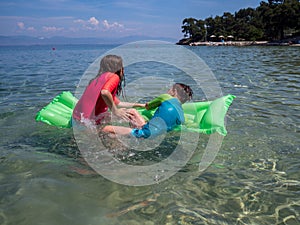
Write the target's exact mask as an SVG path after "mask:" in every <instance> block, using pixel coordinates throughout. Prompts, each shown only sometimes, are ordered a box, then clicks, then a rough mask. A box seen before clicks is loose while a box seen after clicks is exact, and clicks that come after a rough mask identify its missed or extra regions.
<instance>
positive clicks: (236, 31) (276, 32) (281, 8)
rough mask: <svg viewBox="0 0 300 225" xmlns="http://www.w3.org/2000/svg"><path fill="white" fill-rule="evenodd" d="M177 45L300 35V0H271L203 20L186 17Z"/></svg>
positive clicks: (277, 38) (275, 39)
mask: <svg viewBox="0 0 300 225" xmlns="http://www.w3.org/2000/svg"><path fill="white" fill-rule="evenodd" d="M182 24H183V25H182V32H183V34H184V38H183V39H181V40H180V41H179V43H178V44H189V43H192V42H201V41H221V40H224V39H225V40H228V39H229V40H232V41H244V40H246V41H261V40H265V41H282V40H284V39H288V38H289V39H291V38H293V37H297V36H300V1H299V0H268V1H267V2H265V1H262V2H260V5H259V6H258V7H257V8H255V9H254V8H246V9H240V10H239V11H238V12H235V13H234V14H231V13H229V12H224V14H223V15H222V16H215V17H214V18H213V17H209V18H206V19H204V20H202V19H195V18H185V19H184V20H183V22H182Z"/></svg>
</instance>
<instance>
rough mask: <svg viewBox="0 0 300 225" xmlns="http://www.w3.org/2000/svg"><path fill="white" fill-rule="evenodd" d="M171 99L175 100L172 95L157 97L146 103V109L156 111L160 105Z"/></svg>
mask: <svg viewBox="0 0 300 225" xmlns="http://www.w3.org/2000/svg"><path fill="white" fill-rule="evenodd" d="M170 98H173V97H172V96H171V95H169V94H162V95H160V96H158V97H156V98H155V99H153V100H152V101H150V102H148V103H146V106H145V107H146V109H147V110H151V109H155V108H157V107H158V106H160V104H161V103H162V102H164V101H166V100H168V99H170Z"/></svg>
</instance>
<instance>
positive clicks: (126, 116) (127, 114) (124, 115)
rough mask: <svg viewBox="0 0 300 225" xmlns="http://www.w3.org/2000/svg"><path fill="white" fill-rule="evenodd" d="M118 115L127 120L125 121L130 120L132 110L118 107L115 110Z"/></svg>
mask: <svg viewBox="0 0 300 225" xmlns="http://www.w3.org/2000/svg"><path fill="white" fill-rule="evenodd" d="M113 113H114V114H115V115H116V116H117V117H119V118H121V119H123V120H125V121H130V116H131V114H130V112H128V111H127V110H126V109H124V108H119V109H116V110H115V111H114V112H113Z"/></svg>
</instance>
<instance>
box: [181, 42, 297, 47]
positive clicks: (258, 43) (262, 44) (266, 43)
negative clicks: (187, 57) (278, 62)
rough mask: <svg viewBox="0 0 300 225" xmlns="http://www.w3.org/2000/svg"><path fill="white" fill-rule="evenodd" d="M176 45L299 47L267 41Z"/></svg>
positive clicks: (293, 43)
mask: <svg viewBox="0 0 300 225" xmlns="http://www.w3.org/2000/svg"><path fill="white" fill-rule="evenodd" d="M177 44H178V45H189V46H300V42H296V43H295V42H269V41H218V42H214V41H206V42H190V43H188V42H186V43H185V42H183V41H180V42H178V43H177Z"/></svg>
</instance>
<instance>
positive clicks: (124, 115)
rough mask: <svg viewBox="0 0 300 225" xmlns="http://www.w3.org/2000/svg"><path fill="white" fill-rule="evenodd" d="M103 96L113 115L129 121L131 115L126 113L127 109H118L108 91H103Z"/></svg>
mask: <svg viewBox="0 0 300 225" xmlns="http://www.w3.org/2000/svg"><path fill="white" fill-rule="evenodd" d="M101 96H102V98H103V100H104V102H105V103H106V105H107V106H108V108H109V109H110V110H111V111H112V113H113V114H114V115H116V116H118V117H120V118H122V119H124V120H127V121H129V119H130V118H129V117H130V114H129V113H127V112H126V110H125V109H118V108H117V106H116V104H115V103H114V100H113V96H112V94H111V93H110V91H108V90H102V91H101Z"/></svg>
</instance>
